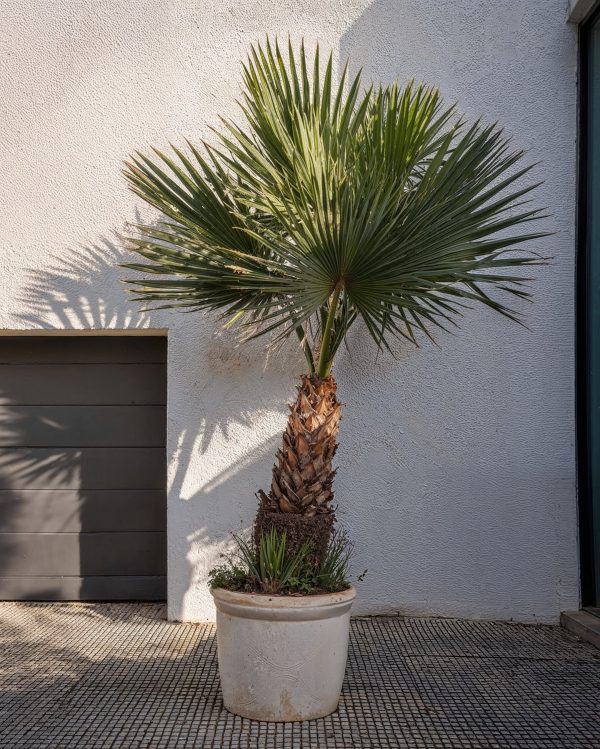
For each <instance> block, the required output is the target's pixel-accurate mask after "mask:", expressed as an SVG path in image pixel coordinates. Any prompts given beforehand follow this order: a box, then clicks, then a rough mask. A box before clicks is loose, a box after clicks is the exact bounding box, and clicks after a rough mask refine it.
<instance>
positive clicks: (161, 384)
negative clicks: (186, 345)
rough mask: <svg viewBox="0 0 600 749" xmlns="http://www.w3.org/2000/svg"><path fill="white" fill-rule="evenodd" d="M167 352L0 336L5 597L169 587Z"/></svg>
mask: <svg viewBox="0 0 600 749" xmlns="http://www.w3.org/2000/svg"><path fill="white" fill-rule="evenodd" d="M166 354H167V345H166V339H165V338H161V337H140V338H137V337H129V336H127V337H123V336H117V337H114V336H110V337H105V336H103V337H96V336H94V337H68V338H64V337H38V336H31V337H23V338H19V337H12V336H11V337H9V338H0V599H2V598H4V599H20V600H132V599H134V600H135V599H137V600H160V599H163V598H164V597H165V593H166V578H165V572H166V532H165V529H166V488H165V484H166V455H165V438H166V390H167V388H166Z"/></svg>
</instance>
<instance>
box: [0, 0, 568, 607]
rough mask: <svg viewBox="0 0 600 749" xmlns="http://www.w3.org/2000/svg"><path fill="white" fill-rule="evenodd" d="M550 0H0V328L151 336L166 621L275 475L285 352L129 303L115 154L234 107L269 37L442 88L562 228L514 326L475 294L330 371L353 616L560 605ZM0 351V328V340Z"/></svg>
mask: <svg viewBox="0 0 600 749" xmlns="http://www.w3.org/2000/svg"><path fill="white" fill-rule="evenodd" d="M565 15H566V5H565V0H426V1H424V0H375V1H374V2H367V0H338V1H337V2H335V3H334V2H322V0H294V1H293V2H291V1H290V0H280V1H279V2H268V1H267V0H235V1H231V2H230V1H229V0H203V2H196V0H145V1H144V2H141V1H139V0H138V2H131V0H97V1H96V2H94V3H81V2H75V1H74V0H57V1H56V2H48V1H47V0H34V2H31V0H29V2H24V0H4V2H3V5H2V23H1V24H0V49H1V50H2V53H1V54H0V122H1V123H2V125H1V127H0V154H1V158H0V183H1V184H2V190H0V248H1V249H0V300H1V302H0V328H2V329H4V330H23V331H26V330H31V329H48V330H52V329H63V328H76V329H86V330H88V329H102V328H114V329H120V328H128V329H138V330H139V329H144V328H152V329H155V328H161V329H168V332H169V365H168V366H169V389H168V453H169V501H168V539H169V543H168V547H169V571H168V575H169V615H170V616H171V617H172V618H175V619H207V618H208V619H210V618H212V615H213V609H212V604H211V602H210V598H209V595H208V592H207V589H206V586H205V583H204V580H205V575H206V571H207V569H208V568H209V567H210V566H211V565H212V564H213V562H214V561H215V559H216V558H217V556H218V553H219V551H220V550H221V549H222V548H223V544H224V543H225V541H226V538H227V534H228V532H229V531H231V530H235V529H239V528H240V527H242V526H247V525H249V523H250V522H251V519H252V516H253V513H254V509H255V503H254V496H253V494H254V491H255V490H256V489H257V488H259V487H261V486H262V487H267V486H268V484H269V480H270V467H271V464H272V459H273V454H274V450H275V447H276V445H277V442H278V439H279V434H280V432H281V430H282V428H283V425H284V420H285V408H284V403H285V401H286V399H287V398H290V397H291V396H292V394H293V387H294V377H295V375H297V374H298V373H300V372H301V371H302V358H301V357H300V356H299V355H298V354H297V353H296V352H295V350H294V349H290V353H289V354H288V355H286V357H284V358H283V359H281V358H280V359H273V360H266V361H265V355H264V351H263V349H262V347H261V345H260V344H256V345H253V346H251V347H246V348H243V349H236V348H234V347H233V339H232V335H231V334H228V333H227V334H226V333H218V332H215V330H216V328H215V325H214V321H212V320H208V319H203V318H201V317H199V316H191V315H177V314H176V313H160V314H158V313H153V314H151V315H149V314H145V315H143V314H140V313H139V312H138V311H136V309H135V307H134V306H133V305H132V304H130V303H129V302H128V301H127V298H126V293H125V291H124V289H123V288H122V287H121V286H120V285H119V284H118V282H117V279H118V278H119V277H120V276H121V275H122V272H120V271H118V270H115V268H114V263H115V262H116V261H117V259H119V258H121V257H122V254H121V252H120V250H119V245H118V241H117V240H116V239H115V235H114V232H115V231H119V230H121V229H122V228H123V223H124V221H125V220H132V219H134V218H135V216H136V211H138V210H139V209H140V206H139V204H138V203H137V202H136V200H134V199H133V197H132V196H131V195H129V194H128V192H127V191H126V188H125V185H124V182H123V180H122V179H121V177H120V174H119V168H120V162H121V160H122V159H124V158H125V157H126V156H127V154H129V153H130V152H131V151H132V150H133V149H135V148H142V149H143V148H147V147H148V146H149V145H150V144H155V145H159V146H164V145H165V144H166V143H167V142H168V141H169V140H173V141H181V140H182V139H183V137H189V138H192V139H196V140H198V139H200V138H201V137H203V136H207V135H208V129H207V124H210V123H215V120H216V115H217V114H218V113H220V114H232V113H234V112H235V105H234V97H235V96H236V93H237V91H238V84H239V79H240V71H239V65H238V62H239V60H240V59H241V58H242V57H243V56H244V54H245V51H246V50H247V48H248V45H249V44H250V43H251V42H252V41H253V40H255V39H257V38H260V37H263V35H264V34H265V32H269V33H272V34H275V33H278V34H280V35H282V36H287V34H288V32H290V33H291V34H292V37H293V38H294V39H299V38H300V36H302V35H304V36H305V37H306V39H307V40H308V41H309V42H311V43H312V42H314V41H316V40H319V41H320V43H321V45H322V46H323V47H324V48H328V47H332V48H333V49H334V51H335V54H336V58H340V57H345V56H346V55H348V54H349V55H351V56H352V61H353V66H354V67H355V68H356V67H358V66H359V65H362V66H364V69H365V73H366V77H367V78H369V77H371V76H372V77H374V78H381V79H383V80H390V79H392V78H394V77H396V76H398V77H400V78H401V79H407V78H409V77H413V76H414V77H415V78H417V79H424V80H426V81H429V82H433V83H439V84H440V86H441V89H442V91H443V92H444V94H445V95H446V97H447V98H448V99H449V100H457V101H458V102H459V103H460V106H461V107H462V108H463V109H464V110H465V111H466V112H467V113H468V114H469V115H473V116H475V115H479V114H484V115H485V116H486V117H487V118H488V119H491V120H496V119H497V120H500V121H501V122H502V123H504V124H505V125H506V128H507V130H508V131H509V132H510V133H511V134H512V135H513V136H514V143H515V146H519V147H524V148H526V149H528V150H529V153H530V157H531V159H532V160H533V161H538V160H541V161H542V164H541V165H540V166H539V167H537V169H536V176H537V177H538V178H539V179H542V180H544V185H543V187H542V188H541V189H540V191H539V194H538V200H539V201H540V202H541V203H542V204H545V205H547V206H548V208H549V210H550V212H551V214H552V216H553V218H552V220H551V221H550V222H549V224H548V227H549V228H551V229H553V230H554V231H556V234H555V235H554V236H553V237H551V238H550V239H548V240H547V241H546V242H545V243H544V245H543V247H542V249H543V251H544V252H545V253H548V254H551V255H553V256H554V258H555V262H554V264H553V265H551V266H549V267H546V268H543V269H541V270H540V271H539V272H537V273H536V283H535V292H536V301H535V304H534V305H533V306H530V307H529V306H527V307H526V312H527V321H528V325H529V330H524V329H521V328H519V327H517V326H515V325H512V324H510V323H509V322H507V321H505V320H503V319H500V318H498V317H495V316H494V315H493V314H492V313H491V312H488V311H485V310H476V311H474V312H472V313H470V314H468V315H467V317H466V319H465V320H464V324H463V326H462V329H461V330H460V331H459V332H458V333H457V334H456V335H455V336H443V337H441V338H440V344H441V350H438V349H436V348H435V347H433V346H431V345H424V346H423V348H422V349H420V350H413V349H409V348H406V349H405V350H403V351H401V352H400V354H399V356H398V359H397V360H396V361H393V360H391V359H389V358H386V357H379V360H378V362H377V363H376V364H374V355H375V352H374V349H373V346H372V345H371V344H370V343H369V342H368V340H366V339H365V337H364V336H362V335H360V334H357V335H356V336H354V340H353V342H354V344H355V345H354V346H353V349H352V352H351V353H350V354H343V355H342V356H341V357H340V359H339V361H338V363H337V367H336V374H337V376H338V380H339V388H340V395H341V398H342V400H343V401H344V402H345V403H346V404H347V407H346V410H345V416H344V420H343V424H342V432H341V447H340V450H339V454H338V455H339V458H338V464H339V476H338V480H337V498H338V500H339V508H340V509H339V517H340V520H341V521H342V522H343V523H344V524H345V525H346V526H347V527H348V528H349V530H350V532H351V533H352V535H353V537H354V538H355V540H356V547H357V551H356V559H355V568H356V570H357V571H358V572H360V571H362V570H363V569H364V568H368V570H369V573H368V576H367V578H366V580H365V581H364V583H362V584H361V585H360V587H359V603H358V606H357V610H358V611H359V612H369V613H376V612H389V611H400V612H406V613H410V614H441V615H447V616H465V617H484V618H502V619H504V618H514V619H518V620H523V621H533V620H536V621H556V620H557V617H558V614H559V612H560V611H561V610H563V609H572V608H577V606H578V565H577V526H576V499H575V467H574V465H575V464H574V404H573V399H574V395H573V390H574V384H573V381H574V374H573V360H574V353H573V348H574V342H573V339H574V335H573V330H574V320H573V295H574V280H573V278H574V274H573V263H574V202H575V137H576V33H575V30H574V28H573V27H571V26H568V25H567V24H566V23H565ZM0 345H1V342H0Z"/></svg>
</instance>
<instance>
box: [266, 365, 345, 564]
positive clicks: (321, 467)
mask: <svg viewBox="0 0 600 749" xmlns="http://www.w3.org/2000/svg"><path fill="white" fill-rule="evenodd" d="M336 390H337V386H336V382H335V379H334V378H333V377H331V376H330V377H325V378H323V379H321V378H319V377H311V376H310V375H303V377H302V382H301V384H300V386H299V387H298V397H297V398H296V402H295V403H294V404H292V405H290V407H289V408H290V416H289V418H288V423H287V426H286V429H285V432H284V434H283V444H282V446H281V448H280V449H279V450H278V451H277V462H276V463H275V465H274V466H273V478H272V481H271V490H270V492H269V494H268V495H267V494H266V493H265V492H263V491H259V492H258V496H259V499H260V506H259V510H258V514H257V516H256V521H255V526H254V537H255V541H256V543H257V544H258V541H259V539H260V537H261V536H262V535H263V534H264V533H266V532H268V531H269V530H270V529H271V528H273V527H274V528H276V529H277V530H278V531H280V532H281V531H282V530H285V531H286V533H287V551H288V553H289V554H291V553H294V552H295V551H297V550H298V549H299V548H300V546H302V544H303V543H304V541H306V540H309V541H310V543H311V546H312V560H313V561H314V562H315V563H318V562H319V561H320V560H322V559H323V557H324V555H325V551H326V549H327V544H328V542H329V539H330V537H331V533H332V530H333V523H334V521H335V515H334V512H333V508H332V506H331V503H332V500H333V488H332V485H333V479H334V477H335V469H334V468H333V456H334V455H335V452H336V450H337V434H338V431H339V425H340V419H341V415H342V406H341V403H340V402H339V401H338V399H337V396H336Z"/></svg>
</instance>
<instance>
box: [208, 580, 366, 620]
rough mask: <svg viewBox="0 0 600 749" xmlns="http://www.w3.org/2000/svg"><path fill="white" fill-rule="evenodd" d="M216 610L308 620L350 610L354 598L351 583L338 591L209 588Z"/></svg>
mask: <svg viewBox="0 0 600 749" xmlns="http://www.w3.org/2000/svg"><path fill="white" fill-rule="evenodd" d="M210 592H211V595H212V597H213V598H214V601H215V606H216V607H217V612H219V613H223V614H229V615H230V616H236V617H239V618H241V619H268V620H270V621H310V620H315V619H330V618H331V617H335V616H342V615H343V614H345V613H347V612H349V611H350V607H351V606H352V602H353V601H354V599H355V598H356V590H355V589H354V588H353V587H350V588H347V589H346V590H341V591H339V592H338V593H318V594H316V595H309V596H280V595H269V594H267V593H243V592H240V591H233V590H225V588H214V589H211V591H210Z"/></svg>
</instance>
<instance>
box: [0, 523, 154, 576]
mask: <svg viewBox="0 0 600 749" xmlns="http://www.w3.org/2000/svg"><path fill="white" fill-rule="evenodd" d="M6 536H10V538H6ZM0 546H1V547H2V549H3V552H2V555H1V562H2V573H3V575H5V576H8V577H10V576H13V575H34V576H35V575H39V574H40V571H42V570H43V571H44V573H45V574H46V575H49V576H52V575H57V576H61V575H75V576H82V577H85V576H86V575H138V576H139V575H164V574H165V572H166V569H165V562H164V559H165V556H166V538H165V533H164V532H159V533H129V532H123V533H34V534H32V533H11V534H3V533H0Z"/></svg>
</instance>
